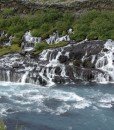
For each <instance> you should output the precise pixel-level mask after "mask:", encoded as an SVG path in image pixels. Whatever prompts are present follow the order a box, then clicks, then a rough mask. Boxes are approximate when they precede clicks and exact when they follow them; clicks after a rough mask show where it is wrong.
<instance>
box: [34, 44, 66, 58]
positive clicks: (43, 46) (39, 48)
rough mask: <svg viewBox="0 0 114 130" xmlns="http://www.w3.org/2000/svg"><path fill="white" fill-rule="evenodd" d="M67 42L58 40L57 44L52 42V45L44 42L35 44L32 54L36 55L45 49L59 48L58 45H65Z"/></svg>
mask: <svg viewBox="0 0 114 130" xmlns="http://www.w3.org/2000/svg"><path fill="white" fill-rule="evenodd" d="M67 44H68V43H67V42H60V43H58V44H52V45H48V44H47V43H45V42H44V43H41V44H36V46H35V51H34V52H33V54H35V55H36V54H39V53H41V52H42V51H43V50H45V49H52V48H59V47H63V46H66V45H67Z"/></svg>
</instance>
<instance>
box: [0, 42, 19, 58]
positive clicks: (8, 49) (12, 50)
mask: <svg viewBox="0 0 114 130" xmlns="http://www.w3.org/2000/svg"><path fill="white" fill-rule="evenodd" d="M19 51H20V47H19V46H18V44H14V45H12V46H11V47H9V46H7V47H0V56H2V55H5V54H8V53H15V52H19Z"/></svg>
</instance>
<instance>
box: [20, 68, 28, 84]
mask: <svg viewBox="0 0 114 130" xmlns="http://www.w3.org/2000/svg"><path fill="white" fill-rule="evenodd" d="M28 74H29V71H26V72H25V74H23V76H22V79H21V83H26V79H27V76H28Z"/></svg>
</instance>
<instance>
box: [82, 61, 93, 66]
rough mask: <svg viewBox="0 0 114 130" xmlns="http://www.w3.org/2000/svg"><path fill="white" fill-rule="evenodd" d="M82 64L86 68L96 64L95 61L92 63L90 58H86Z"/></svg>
mask: <svg viewBox="0 0 114 130" xmlns="http://www.w3.org/2000/svg"><path fill="white" fill-rule="evenodd" d="M82 65H83V67H84V68H94V65H93V63H91V60H90V59H86V60H85V61H84V62H83V64H82Z"/></svg>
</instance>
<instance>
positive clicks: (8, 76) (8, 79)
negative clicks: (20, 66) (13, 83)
mask: <svg viewBox="0 0 114 130" xmlns="http://www.w3.org/2000/svg"><path fill="white" fill-rule="evenodd" d="M6 74H7V81H8V82H10V71H6Z"/></svg>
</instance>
